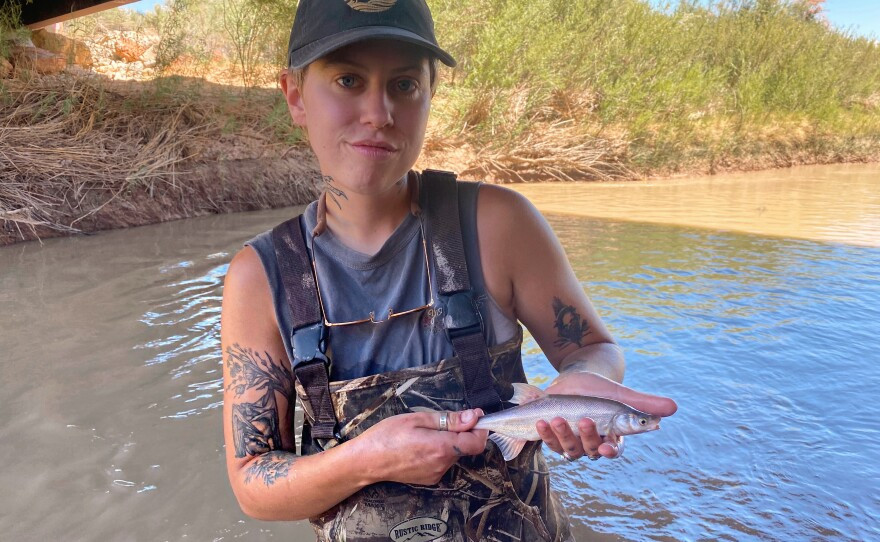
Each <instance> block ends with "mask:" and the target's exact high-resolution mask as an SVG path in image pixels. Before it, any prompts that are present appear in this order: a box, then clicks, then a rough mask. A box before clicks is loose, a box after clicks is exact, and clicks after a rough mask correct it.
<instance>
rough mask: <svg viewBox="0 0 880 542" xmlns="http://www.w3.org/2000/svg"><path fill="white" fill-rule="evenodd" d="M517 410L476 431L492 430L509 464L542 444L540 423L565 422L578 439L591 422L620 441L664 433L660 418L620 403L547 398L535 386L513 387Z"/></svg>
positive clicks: (483, 422)
mask: <svg viewBox="0 0 880 542" xmlns="http://www.w3.org/2000/svg"><path fill="white" fill-rule="evenodd" d="M513 389H514V393H513V397H512V398H511V399H510V400H509V402H511V403H514V404H517V405H518V406H515V407H513V408H509V409H507V410H502V411H500V412H495V413H492V414H487V415H486V416H483V417H481V418H480V420H479V421H478V422H477V425H476V426H475V427H474V429H488V430H489V431H491V432H492V433H491V434H490V435H489V439H490V440H492V442H494V443H495V444H496V445H497V446H498V449H499V450H500V451H501V454H502V455H503V456H504V460H505V461H510V460H511V459H514V458H515V457H516V456H518V455H519V453H520V452H521V451H522V449H523V446H525V444H526V442H527V441H530V440H541V437H540V435H538V430H537V428H536V427H535V424H536V423H538V420H546V421H548V422H549V421H550V420H552V419H553V418H556V417H561V418H564V419H565V420H566V421H567V422H568V424H569V425H570V426H571V429H572V431H573V432H574V434H575V435H578V426H577V422H578V421H579V420H581V419H583V418H590V419H591V420H593V422H595V424H596V429H597V430H598V432H599V434H600V435H603V436H608V437H612V438H615V437H618V436H623V435H634V434H637V433H646V432H648V431H654V430H657V429H660V419H661V417H660V416H655V415H653V414H647V413H645V412H642V411H640V410H638V409H635V408H633V407H631V406H629V405H627V404H625V403H621V402H620V401H615V400H614V399H608V398H605V397H593V396H589V395H556V394H547V393H546V392H544V390H542V389H540V388H537V387H535V386H532V385H531V384H521V383H515V384H513Z"/></svg>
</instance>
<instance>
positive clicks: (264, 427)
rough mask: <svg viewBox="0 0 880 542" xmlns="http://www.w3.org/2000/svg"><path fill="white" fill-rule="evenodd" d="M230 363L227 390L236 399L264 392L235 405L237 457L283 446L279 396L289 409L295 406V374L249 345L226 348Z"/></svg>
mask: <svg viewBox="0 0 880 542" xmlns="http://www.w3.org/2000/svg"><path fill="white" fill-rule="evenodd" d="M226 355H227V357H226V363H227V365H228V366H229V384H228V385H227V387H226V390H227V391H230V392H232V393H233V394H234V397H235V398H236V399H238V398H240V397H242V396H243V395H244V394H245V393H248V392H249V393H250V394H251V395H253V394H254V392H262V394H261V395H260V396H259V398H258V399H257V400H256V401H254V402H251V403H246V402H236V403H234V404H233V405H232V437H233V442H234V444H235V457H246V456H254V455H259V454H265V453H267V452H270V451H272V450H278V449H281V448H282V446H283V445H282V442H281V429H280V427H279V416H278V396H279V395H280V396H281V397H283V398H284V399H286V401H287V407H288V411H289V410H290V409H291V408H292V407H293V403H294V390H293V377H292V375H291V374H290V372H289V371H288V370H287V369H286V368H285V367H284V366H283V365H281V364H280V363H276V362H275V361H273V360H272V356H270V355H269V354H268V353H265V357H263V356H261V355H260V354H258V353H257V352H254V351H253V350H251V349H250V348H242V347H241V346H239V345H238V344H234V345H232V346H230V347H229V348H227V349H226Z"/></svg>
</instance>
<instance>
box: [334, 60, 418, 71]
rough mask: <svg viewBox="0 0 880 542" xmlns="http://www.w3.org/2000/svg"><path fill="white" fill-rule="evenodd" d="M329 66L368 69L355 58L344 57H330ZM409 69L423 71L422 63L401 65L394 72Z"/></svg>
mask: <svg viewBox="0 0 880 542" xmlns="http://www.w3.org/2000/svg"><path fill="white" fill-rule="evenodd" d="M325 62H326V65H327V66H351V67H354V68H358V69H360V70H363V71H368V69H367V67H366V66H364V65H363V64H359V63H357V62H355V61H353V60H345V59H342V58H328V59H327V60H326V61H325ZM409 71H417V72H420V71H422V65H421V64H407V65H406V66H401V67H399V68H396V69H394V70H393V71H392V73H406V72H409Z"/></svg>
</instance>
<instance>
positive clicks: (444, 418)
mask: <svg viewBox="0 0 880 542" xmlns="http://www.w3.org/2000/svg"><path fill="white" fill-rule="evenodd" d="M440 430H441V431H449V413H448V412H441V413H440Z"/></svg>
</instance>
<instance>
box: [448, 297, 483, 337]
mask: <svg viewBox="0 0 880 542" xmlns="http://www.w3.org/2000/svg"><path fill="white" fill-rule="evenodd" d="M445 297H446V317H445V318H444V319H443V323H444V324H445V327H446V336H447V337H449V342H452V341H453V340H455V339H458V338H459V337H465V336H467V335H474V334H476V333H481V334H482V333H483V316H482V315H481V314H480V311H479V309H477V304H476V303H475V302H474V295H473V293H472V292H471V291H470V290H468V291H464V292H456V293H454V294H452V295H450V296H445Z"/></svg>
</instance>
